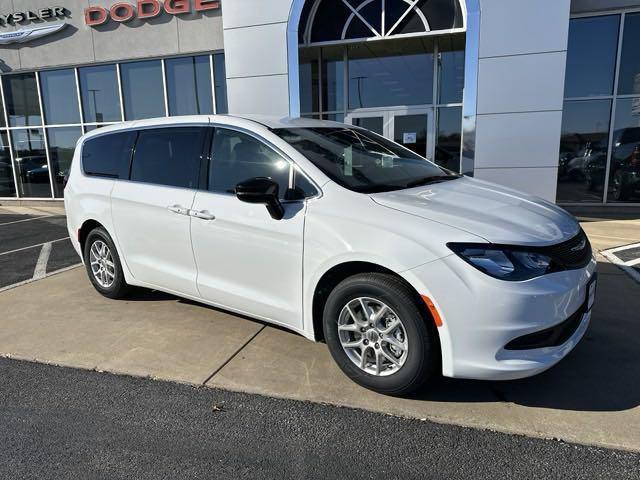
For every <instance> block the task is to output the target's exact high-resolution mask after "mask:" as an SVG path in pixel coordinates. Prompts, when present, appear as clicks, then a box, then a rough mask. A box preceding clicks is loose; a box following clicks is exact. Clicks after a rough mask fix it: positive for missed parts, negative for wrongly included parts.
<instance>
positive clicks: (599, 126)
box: [557, 100, 611, 203]
mask: <svg viewBox="0 0 640 480" xmlns="http://www.w3.org/2000/svg"><path fill="white" fill-rule="evenodd" d="M610 119H611V101H610V100H589V101H575V102H566V103H565V105H564V113H563V116H562V138H561V141H560V160H559V165H558V193H557V200H558V202H564V203H573V202H602V198H603V188H602V187H603V185H604V176H605V169H606V165H607V150H608V147H609V125H610V124H609V121H610Z"/></svg>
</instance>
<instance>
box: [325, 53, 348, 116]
mask: <svg viewBox="0 0 640 480" xmlns="http://www.w3.org/2000/svg"><path fill="white" fill-rule="evenodd" d="M342 109H344V48H343V47H330V48H323V49H322V110H323V111H325V112H331V111H333V110H342Z"/></svg>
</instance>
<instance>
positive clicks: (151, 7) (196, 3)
mask: <svg viewBox="0 0 640 480" xmlns="http://www.w3.org/2000/svg"><path fill="white" fill-rule="evenodd" d="M219 8H220V0H193V6H192V1H191V0H164V1H161V0H138V1H137V2H136V3H135V4H132V3H128V2H119V3H116V4H114V5H112V6H111V7H110V8H105V7H97V6H95V7H88V8H85V9H84V21H85V23H86V24H87V25H89V26H90V27H95V26H98V25H103V24H105V23H107V22H108V21H109V20H113V21H114V22H119V23H125V22H129V21H131V20H133V19H136V18H138V19H141V20H146V19H149V18H154V17H157V16H158V15H160V14H161V13H162V12H163V11H164V12H166V13H168V14H170V15H181V14H184V13H191V12H204V11H208V10H217V9H219Z"/></svg>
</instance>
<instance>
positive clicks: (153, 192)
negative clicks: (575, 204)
mask: <svg viewBox="0 0 640 480" xmlns="http://www.w3.org/2000/svg"><path fill="white" fill-rule="evenodd" d="M65 206H66V211H67V221H68V228H69V233H70V235H71V238H72V239H73V244H74V246H75V248H76V250H77V251H78V253H79V254H80V256H81V257H82V259H83V261H84V264H85V266H86V269H87V273H88V275H89V279H90V281H91V282H92V283H93V285H94V287H95V288H96V290H98V292H100V293H101V294H102V295H105V296H107V297H110V298H120V297H123V296H125V295H126V294H127V292H128V291H129V289H130V287H131V286H140V287H147V288H153V289H157V290H162V291H165V292H170V293H172V294H175V295H179V296H181V297H185V298H189V299H192V300H196V301H198V302H202V303H206V304H209V305H214V306H217V307H219V308H222V309H226V310H230V311H233V312H238V313H241V314H243V315H248V316H251V317H254V318H256V319H260V320H263V321H266V322H270V323H274V324H277V325H280V326H283V327H286V328H288V329H291V330H293V331H295V332H298V333H299V334H301V335H304V336H305V337H307V338H309V339H311V340H324V341H325V342H326V343H327V345H328V347H329V350H330V352H331V355H332V356H333V358H334V359H335V361H336V363H337V364H338V366H339V367H340V368H341V369H342V370H343V371H344V372H345V373H346V374H347V375H348V376H349V377H350V378H352V379H353V380H354V381H356V382H357V383H359V384H361V385H364V386H365V387H367V388H370V389H373V390H376V391H379V392H382V393H386V394H390V395H403V394H407V393H409V392H411V391H413V390H415V389H417V388H418V387H420V386H421V385H422V384H423V383H424V382H425V381H426V380H427V379H428V378H429V377H431V376H432V375H433V374H435V373H441V374H443V375H445V376H448V377H456V378H474V379H515V378H522V377H526V376H530V375H534V374H536V373H539V372H542V371H544V370H546V369H548V368H549V367H551V366H552V365H554V364H556V363H557V362H558V361H559V360H561V359H562V358H563V357H565V356H566V355H567V354H568V353H569V352H570V351H571V350H572V349H573V348H574V347H575V346H576V344H577V343H578V341H579V340H580V339H581V338H582V336H583V335H584V333H585V331H586V329H587V326H588V324H589V320H590V317H591V307H592V306H593V301H594V295H595V286H596V283H595V282H596V261H595V259H594V256H593V254H592V250H591V246H590V244H589V241H588V239H587V237H586V236H585V233H584V232H583V231H582V229H581V228H580V225H579V224H578V222H577V221H576V220H575V219H574V218H573V217H572V216H571V215H569V214H568V213H567V212H565V211H564V210H562V209H560V208H558V207H556V206H555V205H553V204H551V203H549V202H546V201H544V200H541V199H539V198H536V197H532V196H530V195H526V194H523V193H519V192H516V191H513V190H510V189H508V188H505V187H501V186H498V185H494V184H491V183H487V182H483V181H479V180H474V179H472V178H468V177H465V176H461V175H458V174H455V173H453V172H450V171H447V170H444V169H442V168H440V167H438V166H437V165H435V164H434V163H432V162H430V161H428V160H426V159H424V158H423V157H420V156H418V155H417V154H415V153H413V152H412V151H410V150H408V149H406V148H404V147H402V146H401V145H398V144H396V143H393V142H391V141H389V140H387V139H385V138H383V137H381V136H379V135H377V134H375V133H372V132H370V131H367V130H364V129H362V128H358V127H354V126H351V125H344V124H340V123H334V122H324V121H316V120H305V119H282V120H274V119H269V118H259V117H244V118H240V117H233V116H193V117H178V118H163V119H152V120H144V121H134V122H129V123H123V124H119V125H114V126H110V127H105V128H101V129H98V130H94V131H92V132H90V133H88V134H86V135H85V136H84V137H82V138H81V139H80V141H79V142H78V145H77V148H76V151H75V155H74V159H73V163H72V166H71V170H70V173H69V178H68V183H67V185H66V189H65Z"/></svg>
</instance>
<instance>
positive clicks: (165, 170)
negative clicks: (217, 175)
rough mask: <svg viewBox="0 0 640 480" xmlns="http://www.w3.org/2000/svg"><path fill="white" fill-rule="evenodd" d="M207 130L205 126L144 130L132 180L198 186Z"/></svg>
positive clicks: (183, 186) (138, 145)
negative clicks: (204, 137) (204, 136)
mask: <svg viewBox="0 0 640 480" xmlns="http://www.w3.org/2000/svg"><path fill="white" fill-rule="evenodd" d="M204 132H205V129H204V128H202V127H176V128H157V129H150V130H141V131H140V133H139V134H138V141H137V142H136V148H135V154H134V156H133V164H132V166H131V180H133V181H137V182H145V183H155V184H159V185H168V186H172V187H182V188H196V187H197V186H198V178H199V172H200V156H201V153H202V145H203V143H202V142H203V135H204Z"/></svg>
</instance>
